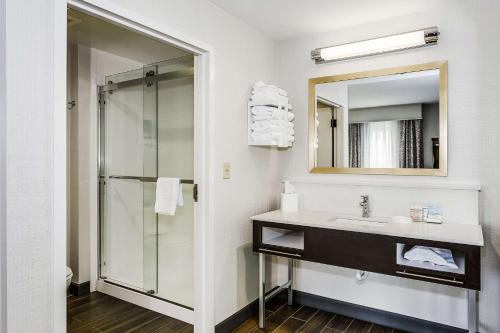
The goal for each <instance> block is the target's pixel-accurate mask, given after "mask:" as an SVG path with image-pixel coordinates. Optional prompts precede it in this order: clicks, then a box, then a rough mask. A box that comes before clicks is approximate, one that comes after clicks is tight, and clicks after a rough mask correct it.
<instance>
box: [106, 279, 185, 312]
mask: <svg viewBox="0 0 500 333" xmlns="http://www.w3.org/2000/svg"><path fill="white" fill-rule="evenodd" d="M100 281H102V282H104V283H107V284H110V285H113V286H116V287H120V288H123V289H126V290H129V291H132V292H136V293H139V294H142V295H144V296H148V297H152V298H156V299H158V300H160V301H162V302H167V303H170V304H172V305H175V306H180V307H182V308H184V309H188V310H192V311H194V309H193V308H192V307H189V306H187V305H183V304H180V303H177V302H173V301H169V300H168V299H165V298H162V297H160V296H158V294H157V293H156V292H155V291H154V290H148V291H144V290H142V289H139V288H136V287H132V286H128V285H126V284H124V283H119V282H115V281H113V280H112V279H109V278H105V279H101V280H100Z"/></svg>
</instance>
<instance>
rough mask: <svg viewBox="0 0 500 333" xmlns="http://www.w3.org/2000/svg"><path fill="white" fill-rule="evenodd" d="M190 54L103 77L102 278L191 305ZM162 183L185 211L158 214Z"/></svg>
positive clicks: (193, 196)
mask: <svg viewBox="0 0 500 333" xmlns="http://www.w3.org/2000/svg"><path fill="white" fill-rule="evenodd" d="M193 101H194V76H193V56H185V57H181V58H176V59H172V60H167V61H163V62H159V63H155V64H150V65H145V66H144V67H143V68H140V69H137V70H132V71H129V72H125V73H120V74H115V75H110V76H107V77H106V85H103V86H99V150H100V152H99V203H100V207H99V211H100V216H99V229H100V237H99V238H100V241H99V257H100V258H99V259H100V262H99V275H100V279H101V280H103V281H105V282H107V283H112V284H115V285H119V286H121V287H125V288H128V289H132V290H134V291H137V292H141V293H145V294H149V295H152V296H154V297H158V298H161V299H164V300H166V301H169V302H172V303H175V304H177V305H181V306H184V307H187V308H192V306H193V292H192V290H193V247H194V244H193V238H194V214H193V213H194V202H195V201H196V192H197V185H196V184H195V183H194V181H193V176H194V102H193ZM157 177H177V178H180V179H181V183H182V184H183V185H182V188H183V190H182V194H183V198H184V205H183V206H182V207H178V208H177V211H176V213H175V215H174V216H164V215H157V214H155V212H154V203H155V191H156V179H157Z"/></svg>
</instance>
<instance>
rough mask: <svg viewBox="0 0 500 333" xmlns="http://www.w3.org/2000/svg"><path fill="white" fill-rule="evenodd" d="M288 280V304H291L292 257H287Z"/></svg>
mask: <svg viewBox="0 0 500 333" xmlns="http://www.w3.org/2000/svg"><path fill="white" fill-rule="evenodd" d="M288 281H290V285H289V286H288V305H293V289H292V287H293V259H292V258H288Z"/></svg>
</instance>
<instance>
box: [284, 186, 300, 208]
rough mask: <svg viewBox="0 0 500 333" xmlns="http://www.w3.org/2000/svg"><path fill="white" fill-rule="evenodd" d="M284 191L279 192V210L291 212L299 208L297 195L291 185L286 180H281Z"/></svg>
mask: <svg viewBox="0 0 500 333" xmlns="http://www.w3.org/2000/svg"><path fill="white" fill-rule="evenodd" d="M283 184H284V185H285V186H284V192H283V193H281V210H282V211H283V212H286V213H293V212H296V211H298V210H299V197H298V195H297V193H294V191H293V185H292V184H290V182H289V181H288V180H285V181H284V182H283Z"/></svg>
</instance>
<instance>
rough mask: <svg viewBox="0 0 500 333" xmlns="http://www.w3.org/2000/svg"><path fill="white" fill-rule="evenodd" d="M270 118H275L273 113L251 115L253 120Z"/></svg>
mask: <svg viewBox="0 0 500 333" xmlns="http://www.w3.org/2000/svg"><path fill="white" fill-rule="evenodd" d="M272 119H276V118H274V117H273V115H267V114H266V115H258V116H256V115H253V116H252V120H254V121H262V120H272Z"/></svg>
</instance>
